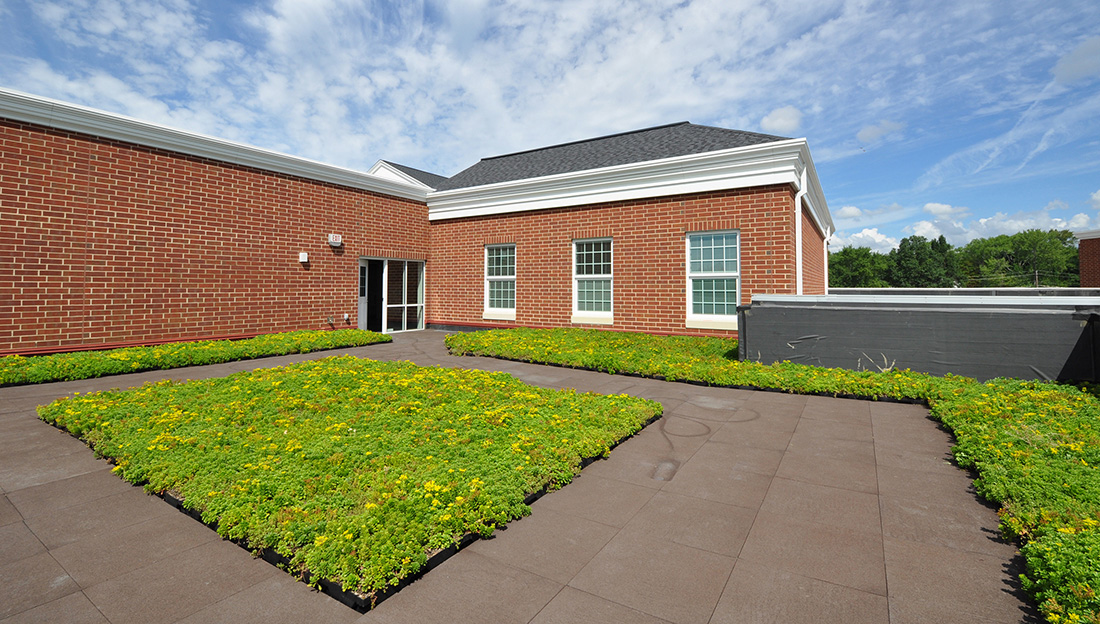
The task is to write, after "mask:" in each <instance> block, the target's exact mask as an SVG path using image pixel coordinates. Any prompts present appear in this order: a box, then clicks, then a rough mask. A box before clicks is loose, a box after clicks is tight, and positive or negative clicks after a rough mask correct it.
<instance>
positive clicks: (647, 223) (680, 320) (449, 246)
mask: <svg viewBox="0 0 1100 624" xmlns="http://www.w3.org/2000/svg"><path fill="white" fill-rule="evenodd" d="M793 207H794V192H793V190H792V189H791V188H790V187H789V186H787V185H778V186H769V187H760V188H754V189H745V190H736V191H724V192H719V193H707V194H700V195H686V196H677V197H663V198H655V199H646V200H636V201H628V202H617V203H608V204H599V205H591V206H580V207H572V208H557V209H551V210H539V211H533V212H523V213H517V214H512V215H502V216H493V217H471V218H466V219H453V220H444V221H435V222H432V226H431V228H430V232H429V236H430V242H431V245H430V247H431V255H430V257H429V261H428V266H427V283H428V298H427V317H428V322H429V323H434V324H441V325H478V324H489V325H507V323H502V322H499V321H484V320H483V319H482V313H483V297H484V288H485V287H484V256H483V253H484V252H483V249H484V246H485V245H487V244H493V243H515V245H516V322H515V324H517V325H525V326H531V327H566V326H570V325H571V323H570V316H571V314H572V293H573V281H572V259H571V254H572V241H573V240H575V239H582V238H596V237H610V238H612V239H613V250H614V251H613V272H614V282H613V292H614V295H613V304H612V305H613V309H614V324H613V325H610V326H603V327H607V328H610V329H618V330H630V331H647V332H665V333H677V334H692V333H695V334H712V335H720V334H723V333H726V334H728V332H722V331H716V330H700V329H688V328H686V327H685V324H684V320H685V315H686V308H687V301H686V286H687V283H686V280H687V276H686V267H685V260H686V258H685V256H686V249H685V242H684V239H685V234H686V233H687V232H696V231H705V230H723V229H739V230H740V231H741V267H742V268H741V270H742V286H741V303H742V304H747V303H749V302H750V300H751V298H752V295H753V294H756V293H785V294H793V293H794V290H795V277H794V276H795V272H794V271H795V266H794V262H795V261H794V210H793Z"/></svg>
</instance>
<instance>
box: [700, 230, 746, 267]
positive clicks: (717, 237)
mask: <svg viewBox="0 0 1100 624" xmlns="http://www.w3.org/2000/svg"><path fill="white" fill-rule="evenodd" d="M688 248H689V250H690V251H689V254H688V260H689V262H688V271H690V272H691V273H737V270H738V262H737V257H738V234H737V233H736V232H728V233H725V234H692V235H691V236H690V237H689V238H688Z"/></svg>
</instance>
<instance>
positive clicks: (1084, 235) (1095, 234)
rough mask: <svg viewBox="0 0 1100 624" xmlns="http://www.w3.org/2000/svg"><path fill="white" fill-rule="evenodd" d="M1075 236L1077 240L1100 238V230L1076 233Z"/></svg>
mask: <svg viewBox="0 0 1100 624" xmlns="http://www.w3.org/2000/svg"><path fill="white" fill-rule="evenodd" d="M1073 235H1074V236H1075V237H1076V238H1077V240H1089V239H1091V238H1100V230H1085V231H1082V232H1074V233H1073Z"/></svg>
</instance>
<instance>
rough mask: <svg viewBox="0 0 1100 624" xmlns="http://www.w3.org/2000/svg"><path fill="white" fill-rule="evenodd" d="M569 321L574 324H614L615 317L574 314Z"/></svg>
mask: <svg viewBox="0 0 1100 624" xmlns="http://www.w3.org/2000/svg"><path fill="white" fill-rule="evenodd" d="M569 322H570V323H572V324H574V325H613V324H615V319H614V318H613V317H611V316H590V315H583V314H574V315H573V316H572V317H570V318H569Z"/></svg>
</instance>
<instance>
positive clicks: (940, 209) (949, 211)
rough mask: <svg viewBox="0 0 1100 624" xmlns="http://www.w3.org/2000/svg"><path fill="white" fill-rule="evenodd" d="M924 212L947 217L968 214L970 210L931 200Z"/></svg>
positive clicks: (925, 206)
mask: <svg viewBox="0 0 1100 624" xmlns="http://www.w3.org/2000/svg"><path fill="white" fill-rule="evenodd" d="M921 210H923V211H924V212H927V213H929V214H933V215H936V216H937V217H939V218H947V217H962V216H965V215H967V214H968V213H969V212H970V210H969V209H968V208H964V207H962V206H952V205H950V204H939V203H936V202H929V203H927V204H925V205H924V208H922V209H921Z"/></svg>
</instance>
